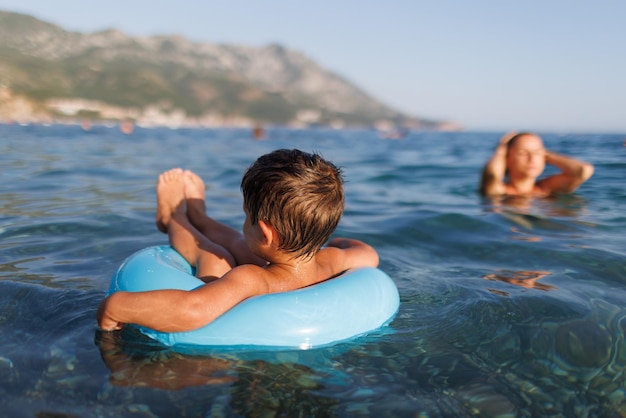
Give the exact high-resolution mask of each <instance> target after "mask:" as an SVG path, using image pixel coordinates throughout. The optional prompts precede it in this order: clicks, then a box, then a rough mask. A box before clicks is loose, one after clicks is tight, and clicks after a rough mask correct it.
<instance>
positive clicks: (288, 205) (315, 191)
mask: <svg viewBox="0 0 626 418" xmlns="http://www.w3.org/2000/svg"><path fill="white" fill-rule="evenodd" d="M341 174H342V173H341V170H340V169H339V168H337V167H336V166H335V165H334V164H332V163H331V162H329V161H326V160H324V159H323V158H322V157H321V156H319V155H318V154H309V153H306V152H303V151H300V150H297V149H292V150H288V149H279V150H276V151H273V152H271V153H269V154H265V155H263V156H261V157H259V158H258V159H257V160H256V161H255V162H254V163H253V164H252V165H251V166H250V167H249V168H248V170H247V171H246V173H245V174H244V176H243V179H242V180H241V190H242V192H243V202H244V203H243V204H244V207H245V208H246V210H247V211H248V215H249V217H250V222H251V223H252V224H253V225H254V224H256V223H257V222H258V221H259V220H262V221H263V222H266V223H268V224H269V225H271V226H272V227H273V228H274V229H275V230H276V232H277V233H278V236H279V248H280V249H281V250H283V251H286V252H290V253H293V254H294V256H295V257H300V256H306V257H312V256H313V255H315V253H316V252H317V251H319V249H320V248H321V247H322V245H324V243H325V242H326V241H327V240H328V238H329V237H330V235H331V234H332V233H333V232H334V230H335V228H337V225H338V224H339V220H340V219H341V216H342V214H343V208H344V195H343V179H342V176H341Z"/></svg>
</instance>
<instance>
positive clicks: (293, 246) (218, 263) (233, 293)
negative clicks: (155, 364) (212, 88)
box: [97, 149, 378, 332]
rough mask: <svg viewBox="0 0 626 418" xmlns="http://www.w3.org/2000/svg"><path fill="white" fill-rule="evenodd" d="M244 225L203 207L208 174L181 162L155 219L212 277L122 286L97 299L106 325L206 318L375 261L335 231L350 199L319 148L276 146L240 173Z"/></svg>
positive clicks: (162, 184)
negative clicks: (167, 285)
mask: <svg viewBox="0 0 626 418" xmlns="http://www.w3.org/2000/svg"><path fill="white" fill-rule="evenodd" d="M241 189H242V191H243V198H244V199H243V200H244V203H243V206H244V212H245V215H246V219H245V222H244V225H243V235H242V234H240V233H239V232H237V231H235V230H234V229H232V228H230V227H228V226H226V225H223V224H221V223H219V222H217V221H215V220H213V219H211V218H209V217H208V216H206V213H205V206H204V184H203V182H202V180H201V179H200V177H198V176H197V175H196V174H194V173H192V172H190V171H183V170H181V169H180V168H178V169H172V170H169V171H166V172H165V173H163V174H161V175H160V176H159V181H158V184H157V226H158V227H159V229H161V230H164V231H167V234H168V237H169V241H170V244H171V245H172V247H174V249H176V250H177V251H178V252H179V253H180V254H181V255H182V256H183V257H184V258H185V259H186V260H187V261H188V262H189V263H190V264H191V265H192V266H194V267H196V275H197V276H198V277H199V278H201V279H202V280H203V281H205V282H206V284H205V285H203V286H201V287H199V288H197V289H194V290H192V291H181V290H158V291H151V292H136V293H129V292H117V293H114V294H112V295H110V296H109V297H107V298H105V299H104V300H103V301H102V303H101V304H100V306H99V308H98V314H97V316H98V325H99V326H100V328H101V329H103V330H109V331H112V330H117V329H121V328H122V327H123V325H124V324H125V323H133V324H137V325H142V326H146V327H149V328H152V329H155V330H158V331H163V332H178V331H189V330H193V329H196V328H200V327H202V326H204V325H207V324H208V323H210V322H211V321H213V320H214V319H216V318H217V317H219V316H220V315H222V314H223V313H225V312H226V311H228V310H229V309H230V308H232V307H233V306H235V305H237V304H238V303H240V302H242V301H243V300H245V299H247V298H250V297H253V296H257V295H262V294H267V293H276V292H286V291H289V290H294V289H299V288H302V287H306V286H310V285H312V284H315V283H319V282H322V281H324V280H327V279H330V278H332V277H335V276H337V275H339V274H340V273H342V272H343V271H345V270H348V269H351V268H355V267H377V266H378V254H377V253H376V251H375V250H374V249H373V248H372V247H370V246H369V245H367V244H365V243H363V242H361V241H358V240H352V239H346V238H335V239H333V240H331V241H330V242H329V243H328V244H327V246H326V247H325V248H323V249H322V248H321V247H322V245H323V244H324V243H325V242H326V240H327V239H328V238H329V237H330V235H331V234H332V233H333V231H334V230H335V228H336V227H337V224H338V223H339V220H340V218H341V215H342V213H343V207H344V195H343V181H342V178H341V171H340V170H339V169H338V168H337V167H335V166H334V165H333V164H332V163H330V162H327V161H325V160H324V159H323V158H321V157H320V156H319V155H317V154H308V153H305V152H302V151H299V150H284V149H283V150H277V151H274V152H271V153H269V154H266V155H264V156H261V157H260V158H259V159H257V160H256V162H255V163H254V164H252V166H250V168H248V170H247V171H246V173H245V175H244V176H243V180H242V182H241Z"/></svg>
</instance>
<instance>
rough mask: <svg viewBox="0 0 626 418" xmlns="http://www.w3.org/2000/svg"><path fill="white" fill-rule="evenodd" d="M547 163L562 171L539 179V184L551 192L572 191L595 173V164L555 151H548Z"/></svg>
mask: <svg viewBox="0 0 626 418" xmlns="http://www.w3.org/2000/svg"><path fill="white" fill-rule="evenodd" d="M546 163H547V164H551V165H553V166H555V167H557V168H558V169H559V170H561V173H559V174H555V175H554V176H550V177H547V178H545V179H543V180H541V181H539V183H538V186H539V187H541V188H542V189H544V190H546V191H547V192H551V193H572V192H574V191H575V190H576V189H578V187H580V185H581V184H583V183H584V182H585V181H587V180H588V179H589V178H590V177H591V176H592V175H593V171H594V168H593V165H591V164H589V163H586V162H584V161H580V160H576V159H574V158H571V157H567V156H565V155H561V154H557V153H554V152H550V151H547V152H546Z"/></svg>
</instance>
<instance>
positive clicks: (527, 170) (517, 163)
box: [506, 135, 546, 178]
mask: <svg viewBox="0 0 626 418" xmlns="http://www.w3.org/2000/svg"><path fill="white" fill-rule="evenodd" d="M506 166H507V169H508V171H509V176H510V177H533V178H537V177H539V176H540V175H541V173H543V170H544V168H545V167H546V149H545V148H544V147H543V141H542V140H541V138H539V137H538V136H536V135H523V136H521V137H519V138H517V139H516V140H515V142H514V143H513V144H511V146H510V147H509V150H508V153H507V156H506Z"/></svg>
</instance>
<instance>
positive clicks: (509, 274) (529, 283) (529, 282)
mask: <svg viewBox="0 0 626 418" xmlns="http://www.w3.org/2000/svg"><path fill="white" fill-rule="evenodd" d="M550 274H552V272H551V271H531V270H521V271H510V270H499V271H498V272H497V273H491V274H485V275H484V276H482V277H483V279H485V280H492V281H498V282H504V283H509V284H513V285H515V286H520V287H524V288H526V289H537V290H543V291H546V292H547V291H548V290H552V289H557V287H556V286H552V285H549V284H545V283H539V282H538V281H539V280H540V279H542V278H544V277H546V276H548V275H550ZM489 290H490V291H491V292H492V293H498V294H502V295H503V296H508V293H507V292H502V291H496V290H493V289H489Z"/></svg>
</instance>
